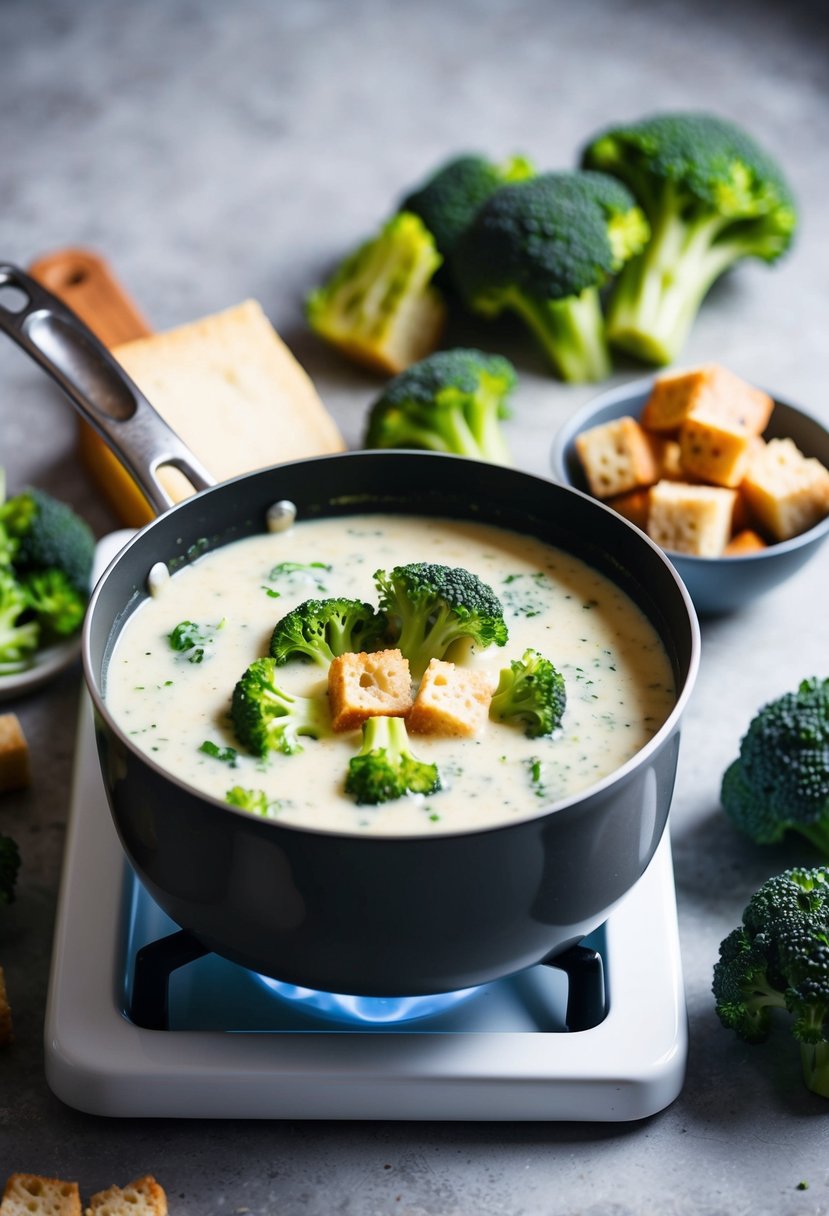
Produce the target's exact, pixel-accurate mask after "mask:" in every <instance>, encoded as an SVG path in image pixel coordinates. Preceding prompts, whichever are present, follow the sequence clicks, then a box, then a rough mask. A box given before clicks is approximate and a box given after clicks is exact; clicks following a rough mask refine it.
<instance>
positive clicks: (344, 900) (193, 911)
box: [0, 266, 699, 996]
mask: <svg viewBox="0 0 829 1216" xmlns="http://www.w3.org/2000/svg"><path fill="white" fill-rule="evenodd" d="M4 284H5V285H7V286H11V287H14V288H16V289H17V290H18V291H19V292H20V293H22V295H23V296H24V297H25V303H24V304H22V306H21V307H20V308H19V309H17V310H16V311H15V312H13V313H12V312H10V311H8V310H4V309H3V308H2V307H0V327H2V328H3V329H4V330H5V331H6V332H7V333H9V334H10V336H11V337H13V338H14V339H15V340H16V341H17V342H18V343H19V344H20V345H21V346H23V347H24V349H26V350H27V351H28V352H29V353H30V354H31V355H32V357H33V358H35V359H36V360H37V361H38V362H39V363H40V364H41V366H43V367H44V368H45V369H46V370H47V371H48V372H49V374H50V375H52V376H53V377H54V378H55V379H56V380H57V382H58V383H59V384H60V385H61V387H62V388H63V389H64V390H65V391H66V392H67V394H68V395H69V396H70V398H71V399H72V401H73V402H74V404H75V405H76V407H77V408H78V409H79V410H80V412H81V413H82V414H83V416H84V417H85V418H86V420H87V421H88V422H90V423H91V424H92V425H93V426H94V427H95V428H96V429H97V430H98V431H99V433H101V434H102V435H103V436H104V438H105V439H106V440H107V441H108V442H109V443H110V445H111V446H112V447H113V449H114V450H115V451H116V454H117V455H118V456H119V458H121V459H122V460H123V461H124V463H125V464H126V465H127V467H128V468H129V471H130V472H131V473H132V475H133V476H134V477H136V479H137V480H138V481H139V484H141V486H142V488H143V489H144V492H145V493H146V495H147V497H148V499H149V500H150V502H151V503H152V504H153V506H154V508H155V509H156V510H158V511H159V512H160V514H159V517H158V518H157V519H156V520H154V521H153V522H152V523H150V524H148V525H147V526H146V527H145V528H143V529H142V530H141V531H140V532H138V533H137V534H136V535H135V537H134V538H133V539H132V540H131V541H130V542H129V543H128V544H127V545H126V546H125V548H124V549H123V550H122V551H121V553H120V554H119V555H118V556H117V557H116V558H115V560H114V561H113V562H112V563H111V565H110V566H109V568H108V569H107V570H106V572H105V573H104V575H103V577H102V578H101V579H100V581H99V583H98V585H97V587H96V588H95V590H94V592H93V594H92V597H91V600H90V604H89V609H88V612H87V618H86V623H85V627H84V639H83V658H84V672H85V678H86V682H87V685H88V689H89V694H90V696H91V698H92V702H93V706H94V713H95V724H96V737H97V743H98V750H99V755H100V761H101V771H102V773H103V777H104V783H105V786H106V790H107V796H108V799H109V804H110V807H111V810H112V815H113V818H114V822H115V825H116V828H117V830H118V834H119V836H120V839H121V841H122V843H123V846H124V849H125V851H126V854H127V857H128V858H129V860H130V862H131V863H132V865H133V867H134V868H135V870H136V871H137V873H138V875H139V877H140V878H141V880H142V882H143V883H144V884H145V886H146V887H147V888H148V890H149V891H150V893H151V895H152V896H153V898H154V899H155V900H156V901H157V902H158V903H159V904H160V906H161V907H162V908H163V909H164V911H165V912H166V913H167V914H168V915H169V916H170V917H171V918H172V919H173V920H174V921H175V922H176V923H177V924H179V925H180V926H182V927H183V928H186V929H189V930H191V932H192V933H193V934H194V935H195V937H196V938H197V939H198V940H199V941H200V942H201V943H202V944H203V945H204V946H206V947H207V948H208V949H210V950H214V951H216V952H217V953H219V954H221V955H223V956H225V957H227V958H229V959H232V960H234V961H236V962H238V963H241V964H242V965H244V966H245V967H249V968H252V969H253V970H255V971H257V972H261V973H263V974H265V975H267V976H270V977H273V978H275V979H279V980H283V981H286V982H288V983H292V984H298V985H302V986H305V987H308V988H316V989H322V990H327V991H335V992H343V993H354V994H357V995H363V996H398V995H406V996H415V995H422V994H427V993H437V992H444V991H449V990H452V989H458V988H469V987H473V986H475V985H478V984H482V983H485V982H488V981H490V980H494V979H498V978H500V977H502V976H505V975H509V974H512V973H514V972H517V971H519V970H521V969H523V968H525V967H528V966H530V965H532V964H535V963H538V962H540V961H542V960H548V959H550V958H553V957H555V956H556V955H558V954H560V953H562V952H563V951H565V950H566V949H568V948H569V947H570V946H572V945H574V944H576V943H577V942H578V941H579V940H580V939H581V938H582V937H584V936H585V935H586V934H588V933H590V932H591V931H592V930H594V929H596V928H597V927H598V926H599V925H600V924H601V923H602V922H603V921H604V920H605V919H606V917H607V916H608V914H609V912H610V911H611V910H612V908H613V907H614V905H615V904H616V903H617V902H618V901H619V900H621V899H622V898H623V897H624V895H625V894H626V893H627V891H628V890H629V889H630V888H631V887H632V886H633V884H634V883H635V882H636V881H637V879H638V878H639V877H640V876H641V874H642V873H643V872H644V870H645V869H646V867H647V865H648V863H649V862H650V860H651V858H652V857H653V854H654V852H655V850H656V847H657V845H658V844H659V841H660V839H661V836H662V833H663V831H664V828H665V824H666V821H667V817H668V810H669V806H670V802H671V796H672V792H673V786H674V779H675V775H676V766H677V753H678V748H679V737H680V736H679V730H680V720H681V717H682V714H683V711H684V709H685V706H686V704H687V702H688V699H689V696H690V694H691V689H692V686H693V683H694V680H695V677H696V672H697V666H698V661H699V630H698V625H697V621H696V616H695V614H694V610H693V607H692V605H691V602H690V599H689V597H688V594H687V592H686V590H685V588H684V586H683V584H682V582H681V581H680V579H679V578H678V576H677V575H676V573H675V571H674V570H673V568H672V566H671V565H670V563H669V562H668V561H667V559H666V558H665V557H664V556H663V555H662V553H661V552H660V550H659V549H658V548H657V547H656V546H655V545H653V544H652V543H651V542H650V541H649V540H648V539H647V538H646V537H645V536H643V535H642V534H641V533H640V532H639V531H638V530H636V529H635V528H633V527H632V526H631V525H630V524H628V523H627V522H626V521H625V520H623V519H622V518H621V517H619V516H618V515H616V514H615V513H614V512H613V511H611V510H609V509H608V508H606V507H604V506H602V505H601V504H599V503H597V502H596V501H594V500H593V499H591V498H589V497H588V496H587V495H585V494H583V493H581V492H580V491H577V490H573V489H571V488H569V487H565V486H562V485H557V484H555V483H553V482H550V481H547V480H545V479H544V478H541V477H536V476H533V475H531V474H528V473H524V472H520V471H518V470H516V469H512V468H504V467H500V466H495V465H489V464H482V463H479V462H477V461H472V460H468V459H465V458H459V457H454V456H446V455H438V454H434V453H424V452H409V451H406V452H402V451H400V452H393V451H370V452H368V451H364V452H352V453H344V454H338V455H335V456H326V457H320V458H317V459H310V460H302V461H297V462H293V463H290V464H284V465H277V466H275V467H273V468H269V469H265V470H262V471H259V472H255V473H251V474H248V475H246V476H243V477H239V478H236V479H234V480H232V481H228V482H225V483H222V484H221V485H218V486H210V478H209V476H208V474H207V473H206V472H205V471H204V469H202V468H200V467H199V466H198V464H197V462H196V461H195V460H194V459H193V457H192V456H191V454H190V453H189V452H188V451H187V449H186V448H185V447H184V445H183V444H182V443H181V441H180V440H179V439H178V437H177V436H175V435H174V434H173V432H171V431H170V429H169V428H168V427H167V426H166V424H165V423H164V422H163V420H162V419H161V418H160V417H159V416H158V415H157V414H156V413H155V411H153V410H152V407H151V406H150V405H149V403H148V402H147V401H146V399H145V398H144V397H143V396H142V394H141V393H140V391H139V390H138V389H137V387H136V386H135V385H134V384H133V383H132V382H131V381H130V380H128V378H127V377H126V376H125V374H124V373H123V372H122V371H121V369H120V368H119V367H118V365H117V364H116V363H115V361H114V360H113V359H112V357H111V356H110V355H109V353H108V352H107V351H106V349H105V348H104V347H103V346H101V344H100V343H98V342H97V340H96V339H95V338H94V337H93V335H92V334H91V333H90V332H89V331H88V330H86V329H85V327H84V326H83V325H82V323H81V322H80V321H79V320H78V318H77V317H75V316H74V314H72V313H71V312H70V311H69V310H68V309H67V308H66V307H65V306H64V305H62V304H61V303H60V302H59V301H58V300H57V299H56V298H55V297H53V296H51V295H50V294H49V293H48V292H46V291H45V290H44V289H43V288H41V287H40V286H39V285H38V284H36V283H35V282H34V281H33V280H31V279H30V278H29V277H28V276H26V275H25V274H23V273H22V272H21V271H19V270H16V269H15V268H14V267H9V266H5V267H0V288H2V287H3V285H4ZM0 295H2V292H0ZM165 463H173V464H175V465H176V466H177V467H178V468H180V469H181V470H182V471H183V472H184V473H185V474H186V475H187V476H188V477H189V478H190V480H191V481H192V482H193V484H194V486H195V487H196V489H197V490H200V491H201V492H199V493H197V494H195V495H194V496H193V497H192V498H189V499H187V500H185V501H184V502H182V503H180V504H178V505H177V506H173V507H171V505H170V503H169V502H168V500H167V497H166V495H165V493H164V490H163V489H162V487H161V486H160V484H159V482H158V479H157V476H156V473H157V469H158V468H159V467H160V466H161V465H163V464H165ZM280 501H288V502H291V503H294V504H296V508H297V513H298V517H299V518H301V519H312V518H316V517H320V516H334V517H343V518H347V516H348V515H349V514H350V513H353V512H355V511H359V512H361V513H362V512H400V513H410V514H418V515H441V516H450V517H455V518H459V519H474V520H480V521H484V522H488V523H493V524H496V525H499V526H501V527H506V528H511V529H513V530H514V531H517V532H520V533H525V534H530V535H532V536H535V537H539V538H540V539H542V540H544V541H547V542H549V543H550V544H553V545H556V546H559V547H561V548H563V549H565V550H568V551H570V552H572V553H574V554H576V555H577V556H579V557H581V558H582V559H584V560H586V561H588V562H589V563H590V564H592V565H593V566H595V567H597V568H598V569H599V570H601V571H602V572H603V573H604V574H606V575H608V576H609V577H610V578H611V579H612V580H613V581H614V582H616V583H617V584H619V585H620V586H621V587H622V588H623V589H624V590H625V591H626V592H627V594H628V595H630V596H631V598H632V599H633V600H634V601H635V602H636V603H637V604H638V605H639V606H640V608H641V609H642V610H643V611H644V612H645V614H646V615H647V616H648V617H649V618H650V620H651V622H652V623H653V625H654V626H655V628H656V630H657V632H658V633H659V635H660V637H661V639H662V641H663V643H664V645H665V647H666V650H667V652H668V655H669V656H670V659H671V663H672V665H673V670H674V675H675V680H676V688H677V689H678V697H677V702H676V705H675V708H674V710H673V711H672V713H671V714H670V716H669V718H668V719H667V721H666V722H665V723H664V725H663V726H662V728H661V729H660V730H659V731H658V733H657V734H656V735H655V736H654V737H653V738H652V739H651V740H650V742H649V743H648V744H647V745H646V746H645V747H644V748H643V749H642V750H641V751H640V752H638V753H637V755H636V756H634V757H633V758H632V759H631V760H630V761H628V762H627V763H626V764H625V765H623V766H622V767H621V768H620V769H618V770H617V771H616V772H614V773H613V774H611V775H610V776H609V777H607V778H605V779H604V780H602V781H600V782H598V783H597V784H596V785H594V786H592V787H591V788H589V789H587V790H586V791H584V792H583V793H581V794H579V795H576V796H573V797H570V798H567V799H564V800H562V801H559V802H556V803H554V804H552V805H550V806H549V807H548V808H545V809H544V810H543V811H542V813H540V814H538V815H536V816H535V817H533V818H530V819H526V820H523V821H520V822H510V823H509V824H507V825H503V826H497V827H493V828H488V829H485V830H476V831H469V832H465V833H458V834H455V835H453V834H441V835H440V836H434V837H429V836H412V837H400V836H395V837H388V838H384V837H382V836H373V835H363V836H361V835H358V834H354V835H347V834H342V833H335V832H326V831H319V830H312V829H307V828H299V827H294V826H291V825H287V824H280V823H279V822H278V821H273V820H262V819H260V818H257V817H254V816H252V815H250V814H247V813H246V812H244V811H240V810H237V809H235V808H233V807H230V806H228V805H227V804H225V803H222V802H219V801H218V800H214V799H213V798H211V797H209V796H207V795H204V794H200V793H199V792H197V791H196V790H194V789H193V788H191V787H189V786H187V785H185V784H183V783H182V782H181V781H179V780H178V779H177V778H176V776H175V774H173V773H170V772H166V771H164V770H163V769H162V768H160V767H159V766H158V765H157V764H156V763H154V761H153V760H152V759H151V758H150V757H148V756H147V755H145V754H143V753H141V752H140V751H138V750H137V749H136V748H135V747H134V746H133V744H132V743H131V742H130V739H129V738H128V737H127V736H126V735H125V734H124V732H123V731H122V730H121V729H120V728H119V727H118V725H117V724H116V723H115V722H114V721H113V719H112V717H111V716H110V714H109V712H108V709H107V704H106V700H105V697H104V684H105V679H106V669H107V659H108V655H109V654H110V653H111V650H112V646H113V643H114V640H115V639H116V638H117V636H118V634H119V632H120V630H121V629H122V628H123V625H124V623H125V621H126V620H127V619H128V618H129V616H130V615H131V613H132V612H133V611H134V610H135V609H136V608H137V607H138V605H139V604H140V603H141V602H142V600H143V599H144V598H145V597H146V595H147V590H146V585H147V576H148V573H149V571H150V569H151V568H152V566H153V565H154V564H155V563H157V562H159V561H160V562H164V563H165V564H166V565H167V566H168V568H170V569H175V568H176V567H178V566H179V565H180V564H181V563H183V562H188V561H191V560H193V559H194V557H196V556H198V555H200V554H201V553H203V552H204V551H205V550H210V549H214V548H216V547H218V546H220V545H224V544H227V543H228V542H230V541H233V540H235V539H239V538H241V537H244V536H248V535H251V534H253V533H257V532H261V531H262V530H263V528H264V526H265V524H264V521H265V517H266V513H267V512H268V509H269V508H270V507H271V506H272V505H273V504H274V503H277V502H280Z"/></svg>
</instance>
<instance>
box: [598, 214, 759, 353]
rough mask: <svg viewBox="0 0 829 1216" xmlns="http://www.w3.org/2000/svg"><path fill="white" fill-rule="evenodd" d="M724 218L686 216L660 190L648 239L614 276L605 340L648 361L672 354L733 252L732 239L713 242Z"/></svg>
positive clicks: (735, 250)
mask: <svg viewBox="0 0 829 1216" xmlns="http://www.w3.org/2000/svg"><path fill="white" fill-rule="evenodd" d="M726 222H727V221H726V220H724V219H723V217H721V216H719V215H714V216H712V215H710V214H708V213H706V214H705V215H704V216H702V217H700V218H697V219H694V218H693V217H691V218H689V217H687V216H686V215H684V214H683V213H682V210H681V204H680V201H679V199H678V198H676V197H675V196H674V195H673V194H672V193H670V192H666V195H665V196H664V197H663V200H662V204H661V206H660V207H659V208H658V209H657V210H656V214H655V215H652V216H651V228H652V234H651V239H650V242H649V243H648V245H647V246H646V247H645V249H644V251H643V252H642V253H641V254H639V255H638V256H637V257H635V258H631V260H630V261H629V262H628V263H627V264H626V265H625V266H624V268H623V269H622V271H621V273H620V275H619V278H618V279H617V281H616V287H615V290H614V292H613V296H612V298H611V301H610V307H609V310H608V319H607V336H608V340H609V341H610V343H611V345H613V346H617V347H619V348H620V349H622V350H626V351H628V352H629V353H630V354H633V355H636V356H637V357H638V358H640V359H644V360H646V361H647V362H648V363H659V364H663V363H670V362H671V361H672V360H673V359H675V358H676V356H677V355H678V354H679V352H680V350H681V349H682V347H683V345H684V344H685V340H686V339H687V337H688V333H689V331H690V329H691V326H692V324H693V322H694V319H695V318H696V315H697V313H698V312H699V309H700V306H701V304H702V301H703V299H704V298H705V296H706V295H707V293H708V290H709V288H710V287H711V285H712V283H713V282H714V281H715V280H716V279H717V278H719V276H720V275H721V274H722V273H723V271H724V270H726V269H727V268H728V267H729V266H730V265H731V264H732V263H733V262H735V261H736V260H737V258H738V256H739V252H740V251H739V249H738V248H737V247H736V246H735V245H733V244H731V243H729V242H725V241H724V242H723V243H722V244H717V243H716V238H717V236H718V235H719V233H720V232H721V230H722V228H723V227H724V226H725V224H726Z"/></svg>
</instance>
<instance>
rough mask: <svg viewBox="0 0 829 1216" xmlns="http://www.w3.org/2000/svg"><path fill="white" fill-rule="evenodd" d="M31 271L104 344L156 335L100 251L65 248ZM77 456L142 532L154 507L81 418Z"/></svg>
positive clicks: (117, 509)
mask: <svg viewBox="0 0 829 1216" xmlns="http://www.w3.org/2000/svg"><path fill="white" fill-rule="evenodd" d="M29 273H30V274H31V276H32V278H35V279H37V280H38V282H39V283H42V284H43V286H44V287H45V288H47V290H49V291H51V292H53V293H54V294H55V295H56V296H57V297H58V299H60V300H63V302H64V304H67V305H68V306H69V308H71V309H72V310H73V312H76V313H77V314H78V316H79V317H80V318H81V320H82V321H83V322H84V323H85V324H86V325H88V326H89V328H90V329H91V330H92V332H93V333H94V334H95V335H96V337H98V338H100V340H101V341H102V342H103V344H104V346H107V347H113V346H119V345H120V344H121V343H122V342H131V341H132V340H133V339H134V338H146V337H148V336H149V335H150V334H151V333H152V330H151V329H150V326H149V325H148V324H147V322H146V321H145V319H144V317H143V316H142V315H141V313H140V312H139V311H138V308H137V307H136V305H135V304H134V303H133V301H132V300H131V299H130V297H129V296H128V295H127V293H126V291H125V290H124V288H123V287H122V286H121V284H120V283H119V282H118V280H117V279H116V278H115V275H114V274H113V272H112V269H111V268H110V266H109V264H108V263H107V262H106V260H105V259H104V258H102V257H99V256H98V254H96V253H92V252H90V251H89V250H87V249H60V250H58V251H57V252H55V253H50V254H47V255H46V256H45V257H42V258H38V259H37V261H36V262H33V263H32V265H31V266H30V267H29ZM78 453H79V455H80V458H81V460H82V461H83V464H84V466H85V467H86V469H87V471H88V472H89V474H90V476H91V477H92V479H93V480H94V481H95V482H96V484H97V485H98V486H99V487H100V488H101V490H102V491H103V493H104V496H105V498H106V499H107V502H108V503H109V505H110V507H111V508H112V509H113V511H114V512H115V514H116V515H117V516H118V518H119V519H120V520H121V522H122V523H123V524H125V525H126V526H127V527H129V528H140V527H141V526H142V525H143V524H146V523H148V522H149V521H150V520H151V519H152V518H153V511H152V509H151V507H150V505H149V503H148V502H147V500H146V498H145V497H144V495H143V494H142V493H141V491H140V490H139V488H138V486H137V485H136V484H135V482H134V481H133V480H132V478H131V477H130V476H129V474H128V473H127V472H126V471H125V469H124V468H123V466H122V465H121V463H120V461H119V460H118V458H117V457H116V456H115V455H114V454H113V453H112V452H111V451H110V449H109V448H108V447H107V445H106V444H105V443H104V441H103V439H101V437H100V435H98V434H97V432H96V431H94V430H93V429H92V427H91V426H89V424H88V423H86V422H84V421H83V419H81V418H79V419H78Z"/></svg>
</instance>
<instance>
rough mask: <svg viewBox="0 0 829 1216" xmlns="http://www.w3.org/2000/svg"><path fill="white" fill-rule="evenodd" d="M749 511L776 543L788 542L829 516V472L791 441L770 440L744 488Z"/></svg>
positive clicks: (758, 454)
mask: <svg viewBox="0 0 829 1216" xmlns="http://www.w3.org/2000/svg"><path fill="white" fill-rule="evenodd" d="M741 492H742V494H743V495H744V497H745V499H746V502H747V503H748V507H749V510H750V511H751V513H752V514H753V515H754V517H755V518H756V519H757V520H758V522H759V523H760V524H761V525H762V527H763V528H765V529H766V531H767V532H768V533H769V534H770V536H772V537H773V538H774V539H775V540H788V539H789V538H790V537H792V536H798V535H799V534H800V533H801V532H805V531H806V530H807V529H808V528H811V527H813V526H814V525H815V524H816V523H818V522H819V521H820V520H821V519H823V518H824V516H826V515H829V470H827V469H826V468H825V467H824V465H822V464H821V462H820V461H819V460H817V459H816V458H815V457H814V456H811V457H806V456H804V455H803V453H802V452H801V451H800V450H799V448H798V447H797V445H796V444H795V443H794V442H793V440H791V439H770V440H769V442H768V443H767V444H766V445H765V446H764V447H763V448H762V449H760V450H759V451H757V452H756V453H755V454H754V455H752V458H751V461H750V463H749V468H748V472H747V474H746V477H745V480H744V481H743V484H742V486H741Z"/></svg>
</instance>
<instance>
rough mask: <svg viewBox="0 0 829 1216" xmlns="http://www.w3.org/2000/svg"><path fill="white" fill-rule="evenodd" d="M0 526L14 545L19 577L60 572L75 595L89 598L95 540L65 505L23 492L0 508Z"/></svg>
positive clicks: (34, 492) (38, 492)
mask: <svg viewBox="0 0 829 1216" xmlns="http://www.w3.org/2000/svg"><path fill="white" fill-rule="evenodd" d="M0 525H2V526H3V528H4V529H5V530H6V532H7V534H8V535H9V536H10V537H12V539H13V540H14V542H15V552H14V557H13V563H14V569H15V571H16V572H17V574H18V576H19V575H22V574H25V573H29V572H43V571H46V570H60V571H62V573H63V574H65V575H66V578H67V579H68V581H69V583H70V584H71V585H72V586H73V587H74V588H75V590H76V591H77V592H79V593H80V594H81V595H84V596H86V595H88V593H89V581H90V576H91V573H92V560H93V557H94V555H95V538H94V536H93V533H92V529H91V528H90V527H89V525H88V524H87V523H86V522H85V521H84V520H82V519H81V518H80V516H79V515H76V514H75V512H74V511H73V510H72V508H71V507H70V506H69V505H68V504H67V503H64V502H59V501H58V499H56V498H52V496H51V495H50V494H47V493H45V491H43V490H24V491H23V493H22V494H17V495H15V496H14V497H13V498H10V499H8V501H6V502H4V503H3V504H2V506H0Z"/></svg>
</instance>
